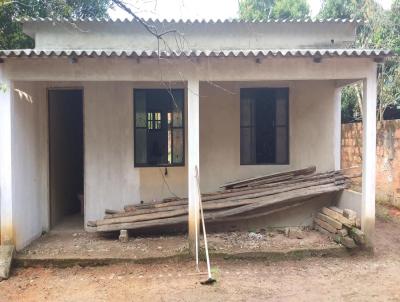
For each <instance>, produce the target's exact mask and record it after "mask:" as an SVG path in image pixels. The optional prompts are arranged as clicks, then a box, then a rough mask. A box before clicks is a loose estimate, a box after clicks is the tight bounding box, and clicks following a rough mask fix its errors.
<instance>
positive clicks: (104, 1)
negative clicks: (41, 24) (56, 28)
mask: <svg viewBox="0 0 400 302" xmlns="http://www.w3.org/2000/svg"><path fill="white" fill-rule="evenodd" d="M110 3H111V2H110V0H47V1H43V0H18V1H16V0H0V49H17V48H33V44H34V42H33V40H32V39H31V38H30V37H28V36H26V35H25V34H24V33H23V32H22V28H21V25H20V24H19V23H18V22H16V21H15V20H14V18H21V17H52V18H56V17H66V18H87V17H106V16H107V10H108V8H109V7H110Z"/></svg>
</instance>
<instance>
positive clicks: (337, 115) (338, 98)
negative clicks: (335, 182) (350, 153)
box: [333, 87, 342, 170]
mask: <svg viewBox="0 0 400 302" xmlns="http://www.w3.org/2000/svg"><path fill="white" fill-rule="evenodd" d="M333 101H334V107H335V111H334V125H335V128H334V129H333V131H334V132H333V140H334V142H333V146H334V149H333V152H334V154H333V156H334V167H335V170H339V169H340V166H341V162H340V159H341V145H342V142H341V136H342V123H341V122H342V116H341V102H342V87H338V88H336V89H335V96H334V100H333Z"/></svg>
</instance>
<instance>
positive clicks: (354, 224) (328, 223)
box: [314, 207, 365, 248]
mask: <svg viewBox="0 0 400 302" xmlns="http://www.w3.org/2000/svg"><path fill="white" fill-rule="evenodd" d="M314 223H315V225H314V227H315V229H316V230H318V231H320V232H321V233H325V234H329V235H332V236H333V237H334V239H335V241H336V242H338V243H341V244H343V245H344V246H345V247H347V248H356V247H357V246H362V245H364V244H365V235H364V233H363V232H362V231H361V230H360V228H361V222H360V219H359V218H358V217H357V213H356V212H355V211H353V210H350V209H343V210H342V209H339V208H337V207H329V208H327V207H324V208H322V209H321V211H320V213H317V216H316V217H315V219H314Z"/></svg>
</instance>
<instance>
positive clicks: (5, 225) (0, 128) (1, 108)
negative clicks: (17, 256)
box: [0, 64, 14, 244]
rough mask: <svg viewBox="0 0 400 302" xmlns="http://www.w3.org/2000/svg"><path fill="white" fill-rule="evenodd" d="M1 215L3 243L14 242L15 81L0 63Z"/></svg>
mask: <svg viewBox="0 0 400 302" xmlns="http://www.w3.org/2000/svg"><path fill="white" fill-rule="evenodd" d="M0 86H1V87H0V215H1V220H0V222H1V244H12V243H14V236H13V219H12V218H13V205H12V167H11V159H12V153H11V139H12V138H11V131H12V129H11V123H12V113H13V104H12V96H13V83H12V82H11V81H9V80H8V79H7V77H6V75H5V74H4V72H3V71H2V66H1V64H0Z"/></svg>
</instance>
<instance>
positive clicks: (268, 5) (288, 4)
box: [239, 0, 310, 20]
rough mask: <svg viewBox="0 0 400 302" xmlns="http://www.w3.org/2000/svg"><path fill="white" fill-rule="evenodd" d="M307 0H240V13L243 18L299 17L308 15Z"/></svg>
mask: <svg viewBox="0 0 400 302" xmlns="http://www.w3.org/2000/svg"><path fill="white" fill-rule="evenodd" d="M309 14H310V7H309V6H308V3H307V1H306V0H240V1H239V15H240V18H241V19H243V20H264V19H292V18H293V19H298V18H304V17H308V16H309Z"/></svg>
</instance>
